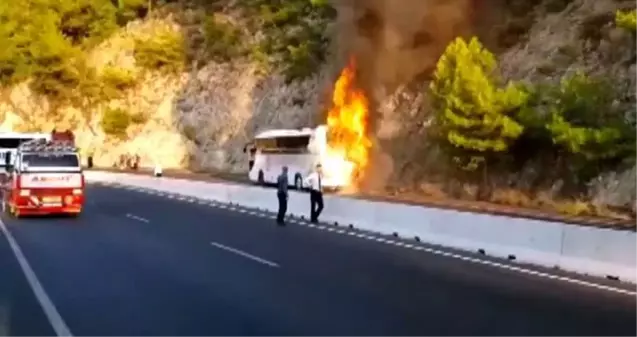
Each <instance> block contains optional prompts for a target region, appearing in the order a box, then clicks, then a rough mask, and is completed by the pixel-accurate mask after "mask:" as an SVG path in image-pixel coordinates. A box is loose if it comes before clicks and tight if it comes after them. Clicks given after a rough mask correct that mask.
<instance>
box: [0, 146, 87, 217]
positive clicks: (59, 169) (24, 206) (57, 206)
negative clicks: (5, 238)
mask: <svg viewBox="0 0 637 337" xmlns="http://www.w3.org/2000/svg"><path fill="white" fill-rule="evenodd" d="M66 135H68V134H66ZM66 135H64V136H63V137H55V135H54V137H53V138H52V140H50V141H48V140H46V139H36V140H32V141H28V142H25V143H23V144H21V145H20V146H19V147H18V149H17V151H16V152H15V158H13V160H12V159H11V158H9V157H5V165H6V166H7V168H8V172H9V181H8V183H7V184H6V185H5V191H4V193H3V200H2V202H3V208H4V209H5V210H6V211H8V212H9V213H10V214H11V215H13V216H15V217H20V216H23V215H47V214H70V215H79V214H80V213H81V211H82V206H83V204H84V174H83V172H82V166H81V161H80V158H79V153H78V150H77V148H76V147H75V142H74V140H73V137H72V136H71V137H70V138H69V137H65V136H66Z"/></svg>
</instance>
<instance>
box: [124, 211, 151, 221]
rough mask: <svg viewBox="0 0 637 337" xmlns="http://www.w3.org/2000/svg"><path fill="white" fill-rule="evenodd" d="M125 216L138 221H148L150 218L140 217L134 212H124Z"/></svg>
mask: <svg viewBox="0 0 637 337" xmlns="http://www.w3.org/2000/svg"><path fill="white" fill-rule="evenodd" d="M126 217H127V218H129V219H133V220H136V221H139V222H144V223H150V220H148V219H146V218H142V217H141V216H137V215H134V214H130V213H126Z"/></svg>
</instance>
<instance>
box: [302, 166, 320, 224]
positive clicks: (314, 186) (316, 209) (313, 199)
mask: <svg viewBox="0 0 637 337" xmlns="http://www.w3.org/2000/svg"><path fill="white" fill-rule="evenodd" d="M322 178H323V168H322V167H321V164H318V165H316V170H315V171H314V172H312V173H310V175H308V176H307V178H306V179H305V185H306V186H309V188H310V205H311V206H310V207H311V209H310V221H311V222H312V223H317V222H318V217H319V215H320V214H321V211H323V186H322V184H321V179H322Z"/></svg>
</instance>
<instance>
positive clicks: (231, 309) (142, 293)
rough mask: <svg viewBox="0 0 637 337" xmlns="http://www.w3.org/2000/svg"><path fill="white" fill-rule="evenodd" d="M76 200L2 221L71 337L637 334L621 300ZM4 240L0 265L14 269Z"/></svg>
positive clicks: (380, 250)
mask: <svg viewBox="0 0 637 337" xmlns="http://www.w3.org/2000/svg"><path fill="white" fill-rule="evenodd" d="M87 195H88V199H89V200H90V201H89V204H88V205H87V207H86V212H85V214H83V215H82V217H80V218H78V219H64V218H61V219H20V220H14V219H8V218H6V217H3V221H4V223H5V224H6V227H7V228H8V229H9V231H10V233H11V234H12V235H13V236H14V237H15V239H16V241H17V242H18V244H19V245H20V247H21V248H22V250H23V252H24V255H25V256H26V258H27V260H28V261H29V263H30V265H31V266H32V268H33V270H34V272H35V274H36V275H37V277H38V279H39V281H40V282H41V284H42V286H43V287H44V289H45V290H46V293H47V294H48V295H49V297H50V299H51V301H52V302H53V303H54V305H55V307H56V308H57V311H58V312H59V313H60V315H61V317H62V318H63V319H64V322H65V323H66V325H67V326H68V328H69V329H70V330H71V332H72V333H73V334H75V335H169V334H170V335H429V334H437V335H451V334H454V335H504V334H508V335H511V334H513V335H520V334H527V335H549V334H550V335H635V333H636V331H635V329H636V328H635V325H636V321H635V315H636V310H635V304H636V303H635V297H634V296H631V295H625V294H619V293H615V292H611V291H607V290H600V289H595V288H591V287H586V286H581V285H576V284H572V283H567V282H562V281H557V280H550V279H546V278H541V277H536V276H533V275H526V274H522V273H518V272H515V271H511V270H506V269H501V268H494V267H489V266H484V265H480V264H476V263H470V262H466V261H462V260H459V259H452V258H448V257H444V256H438V255H433V254H428V253H425V252H419V251H414V250H409V249H405V248H401V247H396V246H394V245H386V244H382V243H379V242H375V241H372V240H363V239H360V238H357V237H352V236H348V235H344V234H336V233H330V232H327V231H325V230H322V231H321V230H316V229H311V228H308V227H301V226H296V225H293V224H290V225H289V226H287V227H285V228H279V227H276V226H275V225H274V223H273V222H274V220H272V219H268V218H264V217H260V216H255V215H253V214H248V213H239V212H236V211H229V210H225V209H221V208H215V207H210V206H207V205H197V204H193V203H188V202H184V201H176V200H171V199H167V198H165V197H161V196H153V195H148V194H145V193H141V192H134V191H128V190H121V189H115V188H108V187H97V186H95V187H93V186H92V187H89V189H88V191H87ZM0 239H2V240H4V239H3V238H0ZM4 241H6V240H4ZM3 245H5V246H6V242H0V263H5V262H4V261H14V260H15V259H14V258H13V256H11V255H10V254H11V252H10V251H9V250H8V249H3ZM12 258H13V259H14V260H11V259H12ZM14 262H15V261H14ZM6 263H9V262H6ZM6 263H5V264H6ZM16 266H17V264H16V263H14V267H13V269H11V268H8V269H9V270H11V275H14V276H13V277H14V278H15V279H17V280H18V281H13V282H14V283H15V284H17V285H16V286H15V287H21V288H22V289H23V292H22V293H21V294H20V295H19V296H20V298H21V299H22V297H24V298H25V300H24V301H25V303H28V302H29V301H31V309H28V308H27V309H23V311H19V313H20V315H19V316H18V317H24V316H25V315H29V314H30V313H31V312H33V311H35V313H34V314H33V315H34V316H33V317H36V318H37V317H40V318H39V319H36V321H43V322H46V320H45V319H44V317H43V315H42V312H39V311H38V310H35V309H33V307H34V304H33V303H35V301H34V298H33V294H32V293H31V292H28V291H24V289H28V288H26V287H28V286H27V285H26V282H25V280H24V277H23V276H22V275H21V274H20V273H18V272H17V271H16V270H15V269H16V268H18V267H16ZM3 271H4V270H3ZM3 275H4V273H3ZM16 282H17V283H16ZM3 285H4V283H1V282H0V295H1V294H3V293H2V292H3ZM5 293H6V292H5ZM6 296H7V295H5V297H6ZM0 299H1V297H0ZM38 315H39V316H38ZM23 322H24V321H23ZM16 324H17V326H19V327H20V326H22V327H23V328H24V327H26V326H27V325H28V324H27V323H20V321H19V320H17V323H16ZM43 326H44V327H43V329H44V328H46V324H43ZM25 329H26V328H25ZM49 329H50V328H49ZM41 331H43V330H38V331H37V332H32V334H37V335H43V334H47V332H46V331H44V332H41ZM49 333H51V332H50V331H49Z"/></svg>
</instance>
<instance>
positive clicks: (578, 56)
mask: <svg viewBox="0 0 637 337" xmlns="http://www.w3.org/2000/svg"><path fill="white" fill-rule="evenodd" d="M388 1H390V2H391V3H392V4H393V3H394V1H398V0H388ZM388 1H369V2H365V3H363V2H360V1H359V2H356V1H350V2H345V5H343V6H342V8H341V9H342V11H341V13H340V14H341V16H340V24H339V25H337V26H336V27H335V29H336V31H335V32H333V33H330V34H332V35H334V36H335V37H337V39H335V41H336V42H337V48H335V49H334V51H333V52H334V53H333V54H334V55H332V57H330V58H328V61H327V62H325V63H323V66H321V67H320V69H316V71H315V72H314V75H312V76H309V77H308V78H305V79H303V80H298V81H293V82H288V81H286V80H285V78H284V77H283V76H282V75H279V74H278V73H276V72H275V73H266V74H264V73H263V72H262V71H261V70H260V69H259V66H258V65H257V64H256V63H255V62H253V61H250V60H249V59H247V58H242V57H238V58H236V59H232V60H230V61H228V62H226V61H223V62H222V61H212V60H210V59H206V58H205V57H195V58H194V59H196V60H195V61H192V64H189V65H188V66H187V67H186V68H185V70H183V71H180V72H178V73H171V74H167V73H165V72H161V71H152V70H151V71H144V70H142V69H141V67H140V66H139V65H137V64H136V62H135V58H134V56H133V54H134V45H135V43H134V41H135V39H138V38H140V37H144V36H153V35H156V34H158V33H161V32H165V31H171V32H178V33H179V34H182V35H183V36H185V38H186V40H187V44H188V48H189V49H190V50H189V53H190V54H193V55H199V54H202V53H201V50H200V49H201V48H202V47H201V43H197V41H198V40H201V29H200V28H197V27H198V26H197V25H198V24H199V23H200V22H201V17H202V16H204V15H209V14H210V13H202V12H198V11H197V10H196V9H192V8H186V9H183V8H180V7H177V9H174V8H173V9H172V10H171V11H166V13H164V14H162V12H159V13H157V14H155V15H153V16H152V18H146V19H139V20H136V21H133V22H131V23H129V24H128V25H127V26H126V27H125V28H123V29H120V30H119V31H117V32H116V33H115V34H113V35H112V36H110V37H109V38H107V39H106V40H104V41H102V42H101V43H100V44H99V45H97V46H95V47H93V48H92V49H91V50H90V51H89V57H88V61H87V62H88V63H89V66H91V67H95V68H96V69H97V71H98V72H103V71H104V69H106V68H108V67H116V68H119V69H125V70H127V71H128V72H130V73H131V74H134V76H136V78H138V80H137V81H136V82H135V84H134V85H132V86H130V87H128V88H127V89H126V90H125V92H124V95H122V96H121V97H118V98H116V99H111V100H108V101H105V102H99V103H95V104H92V103H91V102H84V103H82V104H65V105H59V104H56V103H53V102H52V101H50V100H49V99H48V98H47V97H46V96H40V95H37V94H35V93H34V92H33V91H32V90H31V89H30V87H29V83H28V81H27V82H22V83H19V84H16V85H11V86H7V85H5V86H4V88H3V91H2V93H1V95H0V117H1V118H2V123H1V124H0V130H2V131H6V130H16V131H35V130H50V129H53V128H57V129H65V128H71V129H73V130H75V132H76V134H77V136H76V137H77V141H78V143H79V146H80V147H81V148H82V149H83V151H85V152H86V153H89V152H90V153H93V155H94V162H95V164H96V165H98V166H111V165H113V164H114V163H115V162H117V159H118V157H119V156H120V155H122V154H138V155H140V156H141V159H142V165H146V166H151V165H153V164H156V163H158V164H161V165H162V166H164V167H165V168H190V169H195V170H207V169H214V170H224V171H234V172H241V171H245V170H246V168H247V161H246V158H245V155H244V154H243V152H242V149H243V146H244V144H245V142H247V141H248V140H249V139H250V137H251V136H252V135H254V134H255V132H257V131H258V130H259V129H263V128H282V127H301V126H307V125H315V124H316V123H317V122H320V119H321V117H322V114H323V113H324V111H325V102H326V98H327V99H329V91H330V88H331V84H332V82H333V81H334V79H335V75H336V74H337V72H338V71H339V70H340V69H339V68H340V67H341V66H342V64H343V59H344V56H345V55H346V54H348V53H354V54H356V53H358V56H359V57H360V58H361V60H362V63H363V66H364V67H365V66H366V67H367V68H366V69H367V70H368V76H367V78H366V81H367V83H368V84H367V85H368V86H369V90H370V95H371V96H374V98H375V99H376V102H377V104H376V106H374V111H375V112H376V113H377V114H378V123H377V124H378V125H377V126H376V130H375V132H376V133H377V138H378V141H379V143H378V145H382V146H383V150H384V152H385V154H386V156H388V157H390V158H391V159H390V160H389V161H390V162H391V163H389V164H388V167H391V168H392V169H391V170H390V172H385V174H384V175H385V177H384V178H383V180H384V182H383V183H387V184H392V185H400V184H403V185H414V184H416V185H417V184H419V182H420V181H422V180H423V179H424V178H423V176H424V175H426V174H427V173H426V172H428V171H427V170H426V169H424V168H426V167H427V166H431V165H436V162H437V160H436V155H435V153H431V152H430V151H429V150H428V147H427V143H426V139H427V138H426V135H427V127H428V125H429V119H430V116H429V114H428V110H427V108H426V97H425V96H423V95H422V93H423V92H424V91H425V89H424V88H425V87H426V76H424V77H423V76H422V75H423V72H424V73H425V74H426V73H427V72H428V71H430V70H431V67H432V66H433V65H434V64H435V60H436V59H437V58H438V56H439V54H440V53H441V52H442V50H443V49H444V46H445V45H446V44H447V43H448V42H449V40H450V39H452V38H453V37H454V36H456V35H458V34H464V35H468V34H478V35H480V36H482V37H483V39H484V40H485V41H486V42H487V46H490V47H492V49H493V50H495V51H497V52H498V53H499V60H500V63H501V70H502V72H503V74H504V75H505V77H506V78H508V79H516V80H526V81H531V82H542V81H548V82H550V81H558V80H559V78H560V77H561V76H562V75H563V74H565V73H569V72H573V71H575V70H584V71H586V72H588V73H592V74H600V75H603V76H604V77H607V78H610V79H612V80H613V82H614V83H615V85H616V88H618V90H621V91H622V92H623V93H625V97H624V98H623V99H622V101H621V102H619V104H625V105H629V106H632V107H633V108H634V106H635V41H634V36H633V35H631V34H629V33H626V32H623V31H621V30H619V29H617V28H614V25H613V23H612V17H613V15H614V13H615V10H617V9H618V8H634V3H632V1H613V0H572V1H561V2H560V1H549V0H546V1H529V0H521V2H519V3H518V2H516V1H506V0H501V1H494V2H493V3H490V2H484V1H482V2H480V1H469V0H467V1H464V0H456V1H453V3H454V4H456V5H457V6H455V7H454V6H450V5H448V4H447V5H443V4H441V3H440V2H439V1H438V2H436V1H424V0H422V1H415V2H413V1H412V2H409V1H408V2H406V3H405V4H407V5H405V6H390V7H388V6H389V2H388ZM558 2H559V4H556V3H558ZM449 3H451V2H449ZM476 3H479V5H480V6H477V5H476ZM496 3H497V4H496ZM520 3H524V4H523V5H524V6H526V7H524V6H522V5H520ZM410 6H411V7H410ZM516 6H518V7H516ZM520 6H522V7H524V8H523V9H522V10H520V9H519V7H520ZM337 7H338V6H337ZM409 8H412V9H413V10H407V9H409ZM516 8H517V9H516ZM383 9H386V10H383ZM389 9H391V10H389ZM418 10H422V13H424V14H423V15H420V16H419V15H416V14H418V13H419V12H418ZM220 12H223V13H224V15H227V16H228V18H229V20H230V21H233V20H234V21H240V20H239V19H237V18H236V17H234V16H233V12H232V11H224V10H220ZM383 13H385V14H383ZM388 13H389V14H388ZM425 14H426V15H425ZM383 15H390V16H391V17H388V18H383ZM403 16H405V17H409V18H411V19H409V20H407V19H405V20H401V17H403ZM481 18H482V21H483V22H482V21H481ZM481 22H482V23H481ZM239 23H240V22H239ZM480 24H482V25H483V26H480ZM485 25H486V26H485ZM339 29H341V30H340V31H339ZM409 41H411V44H409V43H407V42H409ZM405 46H407V47H405ZM365 54H367V55H373V57H364V55H365ZM420 59H423V60H424V61H426V62H424V61H423V62H424V63H422V62H419V60H420ZM425 63H426V64H425ZM364 76H365V75H363V77H364ZM370 83H371V84H370ZM117 108H121V109H123V110H126V111H128V112H130V113H131V114H132V115H134V116H138V119H137V122H134V123H131V124H130V125H129V126H128V127H127V128H126V130H125V137H112V136H110V135H108V134H107V133H105V132H104V130H103V128H102V125H101V122H100V121H101V120H102V117H103V115H104V113H105V111H106V110H109V109H117ZM629 117H630V116H629ZM428 151H429V152H428ZM390 164H391V165H390ZM631 172H633V173H632V174H631ZM519 177H520V176H519V175H518V176H515V177H512V178H511V179H513V180H515V179H519ZM634 179H635V174H634V168H633V170H632V171H629V172H624V173H621V172H620V173H613V174H610V175H608V176H604V177H600V178H599V179H598V180H599V183H598V184H597V185H595V186H594V187H593V188H592V189H591V190H592V191H595V192H593V194H594V197H596V198H605V199H607V200H610V199H617V200H615V201H613V202H614V203H618V204H622V203H625V202H626V201H627V200H631V199H634V197H635V196H634V195H635V190H634V186H635V181H634ZM624 187H626V188H624ZM610 195H612V196H610Z"/></svg>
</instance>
